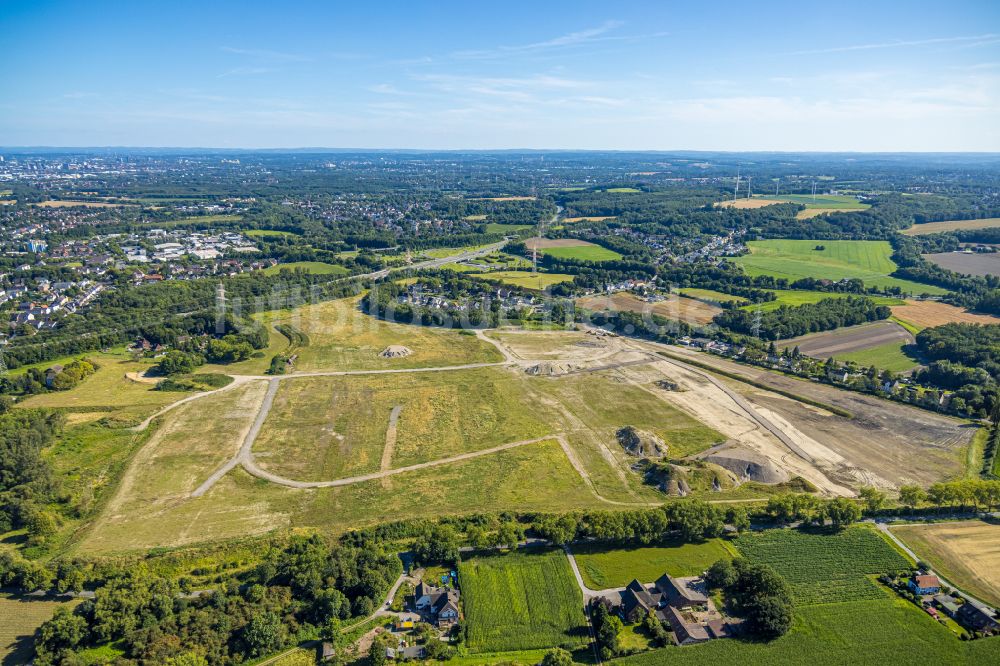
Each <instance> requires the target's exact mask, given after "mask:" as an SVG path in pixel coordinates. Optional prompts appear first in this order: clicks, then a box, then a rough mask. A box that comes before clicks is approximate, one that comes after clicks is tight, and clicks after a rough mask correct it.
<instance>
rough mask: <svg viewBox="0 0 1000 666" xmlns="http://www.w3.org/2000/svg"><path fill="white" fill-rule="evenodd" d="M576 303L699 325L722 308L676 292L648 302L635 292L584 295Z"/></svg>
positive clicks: (590, 308)
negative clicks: (647, 313)
mask: <svg viewBox="0 0 1000 666" xmlns="http://www.w3.org/2000/svg"><path fill="white" fill-rule="evenodd" d="M576 303H577V305H580V306H581V307H584V308H587V309H588V310H595V311H601V310H610V311H616V310H624V311H625V312H639V313H643V312H649V313H652V314H655V315H658V316H660V317H666V318H667V319H674V320H676V321H683V322H686V323H688V324H696V325H699V326H704V325H705V324H708V323H711V321H712V318H713V317H714V316H715V315H717V314H719V313H720V312H722V308H720V307H718V306H715V305H712V304H711V303H706V302H704V301H698V300H695V299H693V298H686V297H684V296H678V295H676V294H670V296H669V297H668V298H667V299H666V300H662V301H655V302H648V301H644V300H642V299H641V298H639V297H638V296H636V295H635V294H630V293H628V292H618V293H617V294H612V295H611V296H585V297H583V298H580V299H577V301H576Z"/></svg>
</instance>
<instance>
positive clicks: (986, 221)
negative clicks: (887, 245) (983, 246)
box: [903, 217, 1000, 236]
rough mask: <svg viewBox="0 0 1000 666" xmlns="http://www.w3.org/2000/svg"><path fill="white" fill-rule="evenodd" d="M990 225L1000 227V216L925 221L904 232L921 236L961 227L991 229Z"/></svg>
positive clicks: (955, 229) (956, 229)
mask: <svg viewBox="0 0 1000 666" xmlns="http://www.w3.org/2000/svg"><path fill="white" fill-rule="evenodd" d="M990 227H1000V217H986V218H983V219H981V220H946V221H944V222H925V223H924V224H914V225H913V226H912V227H910V228H909V229H907V230H906V231H904V232H903V233H904V234H907V235H908V236H920V235H922V234H938V233H941V232H942V231H958V230H959V229H989V228H990Z"/></svg>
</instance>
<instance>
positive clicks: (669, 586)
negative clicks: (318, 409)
mask: <svg viewBox="0 0 1000 666" xmlns="http://www.w3.org/2000/svg"><path fill="white" fill-rule="evenodd" d="M655 585H656V589H657V590H658V591H659V592H660V594H661V595H662V596H663V601H664V602H665V603H667V604H669V605H671V606H674V607H676V608H691V607H693V606H705V605H707V604H708V594H706V591H705V588H704V583H702V582H700V580H699V579H695V578H672V577H671V576H670V575H668V574H663V575H662V576H660V577H659V578H658V579H656V583H655Z"/></svg>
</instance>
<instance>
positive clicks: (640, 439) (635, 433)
mask: <svg viewBox="0 0 1000 666" xmlns="http://www.w3.org/2000/svg"><path fill="white" fill-rule="evenodd" d="M615 436H616V437H617V438H618V443H619V444H621V445H622V448H623V449H625V453H627V454H629V455H630V456H636V457H637V458H662V457H663V456H665V455H666V454H667V445H666V443H664V441H663V440H662V439H660V438H659V437H657V436H656V435H654V434H653V433H651V432H647V431H645V430H639V429H638V428H634V427H632V426H625V427H623V428H619V429H618V432H616V433H615Z"/></svg>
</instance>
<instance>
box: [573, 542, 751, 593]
mask: <svg viewBox="0 0 1000 666" xmlns="http://www.w3.org/2000/svg"><path fill="white" fill-rule="evenodd" d="M573 554H574V556H575V557H576V564H577V566H578V567H579V568H580V575H582V576H583V582H584V583H585V584H586V585H587V587H589V588H590V589H592V590H605V589H608V588H612V587H625V586H626V585H628V584H629V583H630V582H631V581H632V580H633V579H637V580H639V581H640V582H642V583H652V582H653V581H655V580H656V579H657V578H659V577H660V576H662V575H663V574H664V573H668V574H670V575H671V576H675V577H676V576H697V575H698V574H700V573H702V572H703V571H705V569H707V568H708V567H710V566H711V565H712V563H713V562H715V561H717V560H722V559H726V560H728V559H732V557H733V552H732V549H731V547H730V546H727V545H726V543H725V542H723V541H722V540H721V539H710V540H708V541H704V542H702V543H681V542H677V543H672V544H665V545H662V546H644V547H640V548H614V549H608V548H602V547H600V546H597V545H580V546H574V547H573Z"/></svg>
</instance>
